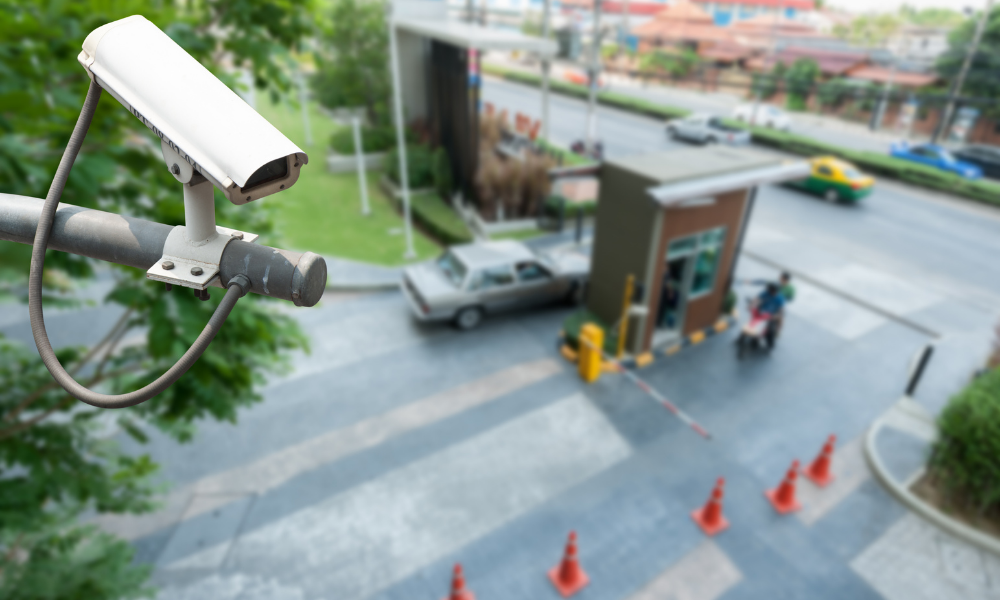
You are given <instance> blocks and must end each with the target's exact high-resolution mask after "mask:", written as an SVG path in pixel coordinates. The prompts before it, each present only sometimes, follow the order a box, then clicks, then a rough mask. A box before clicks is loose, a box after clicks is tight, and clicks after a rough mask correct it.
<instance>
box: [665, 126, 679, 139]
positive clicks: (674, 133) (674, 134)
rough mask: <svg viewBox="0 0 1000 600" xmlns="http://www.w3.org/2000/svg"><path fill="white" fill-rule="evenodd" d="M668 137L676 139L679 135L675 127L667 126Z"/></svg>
mask: <svg viewBox="0 0 1000 600" xmlns="http://www.w3.org/2000/svg"><path fill="white" fill-rule="evenodd" d="M667 137H668V138H670V139H675V138H676V137H677V130H676V129H674V128H673V127H667Z"/></svg>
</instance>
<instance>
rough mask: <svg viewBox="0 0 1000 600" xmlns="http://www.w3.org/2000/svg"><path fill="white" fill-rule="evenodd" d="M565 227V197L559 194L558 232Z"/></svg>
mask: <svg viewBox="0 0 1000 600" xmlns="http://www.w3.org/2000/svg"><path fill="white" fill-rule="evenodd" d="M565 227H566V198H564V197H562V196H559V233H562V232H563V229H564V228H565Z"/></svg>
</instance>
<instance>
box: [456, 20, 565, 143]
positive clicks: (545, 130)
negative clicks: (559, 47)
mask: <svg viewBox="0 0 1000 600" xmlns="http://www.w3.org/2000/svg"><path fill="white" fill-rule="evenodd" d="M470 1H471V0H470ZM551 8H552V0H544V3H543V4H542V38H543V39H546V40H547V39H549V27H550V26H551V23H550V21H551V18H552V16H551ZM551 71H552V61H551V60H550V59H549V57H548V56H543V57H542V139H544V140H545V141H546V142H548V141H549V75H550V72H551Z"/></svg>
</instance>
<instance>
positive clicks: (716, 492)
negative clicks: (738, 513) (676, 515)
mask: <svg viewBox="0 0 1000 600" xmlns="http://www.w3.org/2000/svg"><path fill="white" fill-rule="evenodd" d="M725 484H726V480H725V479H723V478H722V477H719V480H718V481H716V482H715V489H713V490H712V495H711V496H709V498H708V502H706V503H705V506H703V507H702V508H699V509H696V510H695V511H694V512H692V513H691V518H692V519H694V522H695V523H697V524H698V527H701V530H702V531H704V532H705V534H706V535H715V534H717V533H719V532H720V531H723V530H724V529H726V528H728V527H729V521H727V520H726V517H724V516H722V486H724V485H725Z"/></svg>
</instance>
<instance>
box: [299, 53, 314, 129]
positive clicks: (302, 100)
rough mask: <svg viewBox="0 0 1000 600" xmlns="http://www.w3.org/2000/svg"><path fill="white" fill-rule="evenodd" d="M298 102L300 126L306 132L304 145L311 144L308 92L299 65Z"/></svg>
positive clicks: (304, 77) (303, 74)
mask: <svg viewBox="0 0 1000 600" xmlns="http://www.w3.org/2000/svg"><path fill="white" fill-rule="evenodd" d="M298 79H299V81H298V83H299V104H301V105H302V128H303V129H305V133H306V140H305V141H306V146H312V143H313V139H312V138H313V136H312V126H310V124H309V94H308V93H307V92H306V76H305V73H303V72H302V67H299V77H298Z"/></svg>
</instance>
